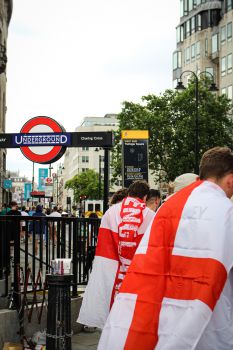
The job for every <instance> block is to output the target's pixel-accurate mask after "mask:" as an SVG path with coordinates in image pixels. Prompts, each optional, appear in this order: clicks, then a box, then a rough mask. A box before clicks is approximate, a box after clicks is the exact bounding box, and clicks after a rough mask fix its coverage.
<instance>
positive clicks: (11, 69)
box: [6, 0, 179, 177]
mask: <svg viewBox="0 0 233 350" xmlns="http://www.w3.org/2000/svg"><path fill="white" fill-rule="evenodd" d="M178 22H179V0H166V1H162V0H160V1H159V0H14V7H13V14H12V19H11V22H10V26H9V33H8V44H7V45H8V50H7V53H8V66H7V115H6V132H19V131H20V129H21V127H22V126H23V124H24V123H25V122H26V121H27V120H28V119H30V118H32V117H35V116H39V115H47V116H50V117H52V118H54V119H55V120H57V121H58V122H60V123H61V124H62V125H63V126H64V127H65V129H66V131H74V129H75V127H77V126H78V125H79V124H80V122H81V120H82V119H83V118H84V117H85V116H100V117H102V116H104V115H105V114H107V113H118V112H120V111H121V104H122V102H123V101H124V100H126V101H134V102H139V101H140V98H141V96H143V95H147V94H149V93H155V94H159V93H161V92H163V91H164V90H165V89H166V88H171V87H172V52H173V51H174V49H175V46H176V39H175V27H176V25H177V24H178ZM38 167H41V166H39V165H38V166H36V168H38ZM42 167H43V166H42ZM7 168H8V169H10V170H18V169H19V170H20V173H21V175H24V174H25V175H27V176H30V177H31V169H32V164H31V163H30V161H28V160H27V159H26V158H24V157H23V156H22V154H21V152H20V150H19V149H17V150H16V149H15V150H8V154H7Z"/></svg>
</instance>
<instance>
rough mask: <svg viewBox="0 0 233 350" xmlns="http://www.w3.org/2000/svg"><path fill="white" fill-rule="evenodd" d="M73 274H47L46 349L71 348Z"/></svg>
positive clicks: (59, 349) (65, 349)
mask: <svg viewBox="0 0 233 350" xmlns="http://www.w3.org/2000/svg"><path fill="white" fill-rule="evenodd" d="M72 278H73V275H51V274H48V275H47V282H48V313H47V332H46V349H47V350H55V349H56V350H71V337H72V331H71V298H70V286H71V281H72Z"/></svg>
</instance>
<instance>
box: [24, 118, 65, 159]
mask: <svg viewBox="0 0 233 350" xmlns="http://www.w3.org/2000/svg"><path fill="white" fill-rule="evenodd" d="M37 125H47V126H49V127H50V128H51V129H52V130H53V132H64V131H65V130H64V128H63V127H62V126H61V125H60V124H58V122H56V121H55V120H54V119H52V118H50V117H34V118H32V119H30V120H29V121H27V122H26V123H25V124H24V126H23V127H22V129H21V130H20V132H21V133H22V134H29V133H30V130H31V129H32V128H33V127H34V126H37ZM51 133H52V131H51ZM52 147H53V148H52V149H51V151H49V152H48V153H45V154H37V153H34V152H33V151H32V150H31V149H30V148H29V147H28V146H24V147H20V149H21V151H22V153H23V155H24V156H25V157H27V158H28V159H29V160H31V161H32V162H35V163H41V164H48V163H52V162H55V161H56V160H58V159H59V158H60V157H61V156H62V155H63V154H64V152H65V150H66V147H63V146H52ZM32 149H33V147H32Z"/></svg>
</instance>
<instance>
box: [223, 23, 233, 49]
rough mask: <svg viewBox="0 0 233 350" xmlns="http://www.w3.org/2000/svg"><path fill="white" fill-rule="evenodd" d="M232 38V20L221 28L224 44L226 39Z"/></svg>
mask: <svg viewBox="0 0 233 350" xmlns="http://www.w3.org/2000/svg"><path fill="white" fill-rule="evenodd" d="M231 39H232V22H229V23H227V25H226V26H222V27H221V28H220V42H221V45H224V44H225V42H226V40H227V41H230V40H231Z"/></svg>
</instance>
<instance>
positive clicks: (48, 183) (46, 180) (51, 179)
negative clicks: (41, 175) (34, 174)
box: [45, 177, 53, 185]
mask: <svg viewBox="0 0 233 350" xmlns="http://www.w3.org/2000/svg"><path fill="white" fill-rule="evenodd" d="M52 183H53V178H52V177H46V178H45V184H46V185H51V184H52Z"/></svg>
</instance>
